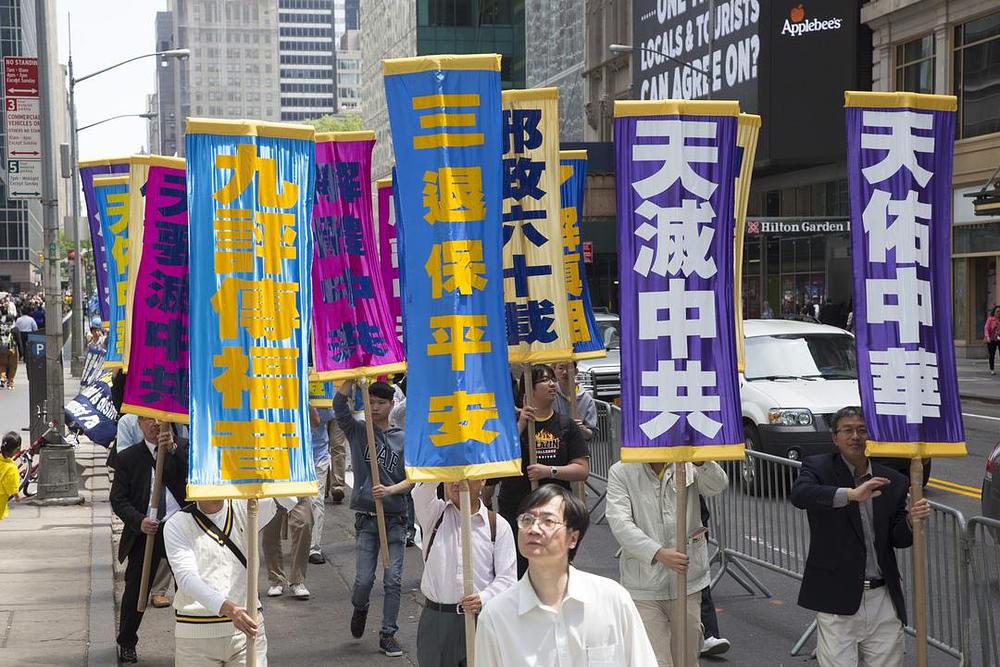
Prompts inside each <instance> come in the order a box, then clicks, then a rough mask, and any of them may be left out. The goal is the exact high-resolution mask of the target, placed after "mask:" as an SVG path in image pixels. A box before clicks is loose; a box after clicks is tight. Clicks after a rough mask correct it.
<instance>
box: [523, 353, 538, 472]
mask: <svg viewBox="0 0 1000 667" xmlns="http://www.w3.org/2000/svg"><path fill="white" fill-rule="evenodd" d="M534 393H535V385H534V383H533V382H532V381H531V364H525V365H524V407H529V406H532V407H533V406H534V400H535V397H534ZM536 463H538V449H537V447H536V446H535V420H533V419H532V420H531V421H529V422H528V465H529V466H531V465H535V464H536ZM537 488H538V480H531V490H532V491H534V490H535V489H537Z"/></svg>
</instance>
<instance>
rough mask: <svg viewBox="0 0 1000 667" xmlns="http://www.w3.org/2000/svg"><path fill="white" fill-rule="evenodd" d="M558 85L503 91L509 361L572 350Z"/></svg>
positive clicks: (546, 358)
mask: <svg viewBox="0 0 1000 667" xmlns="http://www.w3.org/2000/svg"><path fill="white" fill-rule="evenodd" d="M558 105H559V96H558V89H556V88H534V89H531V90H510V91H506V92H504V93H503V148H504V155H503V168H502V170H501V171H502V173H503V197H504V199H503V276H504V299H505V302H506V305H505V311H506V315H507V345H508V352H509V355H510V360H511V361H518V362H530V363H547V362H552V361H557V360H562V359H570V358H571V357H572V356H573V341H574V339H573V336H572V335H571V333H570V329H571V327H570V312H571V311H570V308H569V303H568V296H567V290H566V287H567V286H566V281H565V271H564V257H563V243H562V241H563V207H562V204H561V193H560V185H561V183H562V178H561V174H560V165H559V109H558Z"/></svg>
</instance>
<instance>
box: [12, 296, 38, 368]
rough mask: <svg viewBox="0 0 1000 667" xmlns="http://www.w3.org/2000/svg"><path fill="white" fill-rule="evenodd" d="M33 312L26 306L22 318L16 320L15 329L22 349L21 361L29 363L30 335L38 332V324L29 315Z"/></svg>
mask: <svg viewBox="0 0 1000 667" xmlns="http://www.w3.org/2000/svg"><path fill="white" fill-rule="evenodd" d="M30 312H31V310H30V309H29V308H28V307H27V306H25V307H24V309H23V310H22V311H21V317H19V318H17V319H16V320H14V328H15V329H17V342H18V346H19V347H20V348H21V350H20V351H21V355H20V356H21V359H24V360H25V363H27V358H28V334H29V333H33V332H35V331H38V322H36V321H35V318H33V317H32V316H31V315H30V314H29V313H30Z"/></svg>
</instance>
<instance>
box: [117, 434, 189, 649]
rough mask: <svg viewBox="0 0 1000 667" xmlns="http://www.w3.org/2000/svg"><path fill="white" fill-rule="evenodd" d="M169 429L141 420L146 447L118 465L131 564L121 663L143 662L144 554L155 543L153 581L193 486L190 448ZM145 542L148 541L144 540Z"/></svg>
mask: <svg viewBox="0 0 1000 667" xmlns="http://www.w3.org/2000/svg"><path fill="white" fill-rule="evenodd" d="M169 426H170V425H169V424H163V428H161V423H160V422H159V421H158V420H156V419H153V418H152V417H139V428H140V430H141V431H142V433H143V437H144V443H143V444H142V445H139V446H135V447H131V448H129V449H127V450H125V451H124V452H121V453H120V454H118V456H117V459H116V461H115V478H114V481H113V482H112V483H111V509H112V510H114V513H115V514H116V515H117V516H118V518H119V519H121V520H122V522H123V523H124V524H125V527H124V529H123V530H122V534H121V538H120V541H119V543H118V561H119V562H124V561H125V559H126V558H127V559H128V565H127V567H126V568H125V591H124V593H123V594H122V601H121V617H120V619H119V623H118V637H117V643H118V661H119V662H137V660H138V658H137V657H136V650H135V648H136V644H137V643H138V641H139V636H138V632H139V625H140V624H141V623H142V616H143V614H142V612H140V611H138V609H137V604H138V602H139V588H140V586H141V580H142V561H143V552H144V551H145V548H146V540H149V539H152V540H153V558H152V561H150V570H149V571H150V579H152V578H153V573H155V572H156V568H157V567H158V566H159V564H160V559H162V558H163V557H164V556H165V555H166V551H165V550H164V546H163V533H162V532H161V531H160V529H159V528H160V523H161V521H163V519H164V518H166V517H167V516H169V515H170V514H172V513H173V512H175V511H177V510H178V509H180V507H179V502H183V501H184V499H185V497H186V496H185V494H186V485H187V447H182V446H178V444H177V442H176V441H175V440H174V437H173V430H172V429H171V428H169ZM157 447H166V448H167V452H168V455H167V457H166V459H165V460H164V464H163V487H162V495H161V497H160V499H159V502H158V504H157V508H158V514H157V516H156V517H155V518H152V517H149V516H147V515H148V510H149V507H150V493H151V490H152V486H153V484H152V482H153V474H154V471H155V468H156V449H157ZM140 536H142V537H143V539H139V537H140Z"/></svg>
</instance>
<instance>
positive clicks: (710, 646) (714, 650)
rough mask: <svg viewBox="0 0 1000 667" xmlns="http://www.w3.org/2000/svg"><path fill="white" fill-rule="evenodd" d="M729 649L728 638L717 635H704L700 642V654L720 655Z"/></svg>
mask: <svg viewBox="0 0 1000 667" xmlns="http://www.w3.org/2000/svg"><path fill="white" fill-rule="evenodd" d="M728 650H729V640H728V639H719V638H718V637H705V641H704V642H702V644H701V654H702V655H722V654H723V653H725V652H726V651H728Z"/></svg>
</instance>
